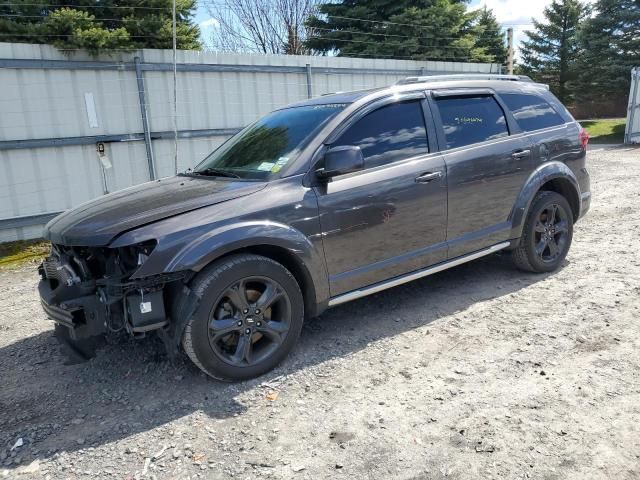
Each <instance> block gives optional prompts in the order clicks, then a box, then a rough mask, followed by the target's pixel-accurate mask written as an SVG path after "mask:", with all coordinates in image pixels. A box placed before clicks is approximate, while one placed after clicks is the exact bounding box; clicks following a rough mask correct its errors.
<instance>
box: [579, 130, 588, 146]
mask: <svg viewBox="0 0 640 480" xmlns="http://www.w3.org/2000/svg"><path fill="white" fill-rule="evenodd" d="M579 138H580V143H581V144H582V148H583V149H584V150H586V149H587V145H588V144H589V132H587V131H586V130H585V129H584V128H581V129H580V135H579Z"/></svg>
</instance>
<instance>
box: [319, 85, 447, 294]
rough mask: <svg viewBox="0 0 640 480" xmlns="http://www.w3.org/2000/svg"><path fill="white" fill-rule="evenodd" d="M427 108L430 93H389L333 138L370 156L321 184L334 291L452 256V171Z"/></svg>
mask: <svg viewBox="0 0 640 480" xmlns="http://www.w3.org/2000/svg"><path fill="white" fill-rule="evenodd" d="M414 96H415V95H414ZM424 109H428V105H427V104H426V100H424V98H421V99H411V100H403V99H402V98H400V99H396V100H394V101H392V102H390V101H389V100H385V101H383V102H382V104H381V105H380V106H379V107H373V108H372V109H371V111H369V112H368V113H367V114H366V115H365V116H363V117H361V118H360V119H358V120H356V121H355V122H354V123H352V124H351V125H350V126H349V127H348V128H347V129H346V130H345V131H344V133H342V134H341V135H340V137H339V138H338V139H337V140H336V141H335V142H332V144H331V146H332V147H334V146H338V145H357V146H359V147H360V148H361V149H362V153H363V156H364V158H365V169H364V170H363V171H360V172H356V173H351V174H348V175H342V176H338V177H335V178H333V179H332V181H330V182H328V183H326V184H324V185H321V186H318V187H316V194H317V196H318V204H319V208H320V222H321V227H322V235H323V245H324V251H325V257H326V261H327V267H328V270H329V277H330V278H329V283H330V288H331V295H332V296H336V295H340V294H342V293H345V292H348V291H351V290H354V289H357V288H360V287H363V286H367V285H371V284H373V283H376V282H379V281H382V280H386V279H388V278H391V277H394V276H398V275H401V274H403V273H407V272H410V271H413V270H417V269H420V268H422V267H425V266H428V265H431V264H433V263H437V262H440V261H443V260H445V259H446V242H445V234H446V215H447V183H446V171H445V167H444V161H443V159H442V156H441V155H440V154H439V153H437V152H436V153H430V149H429V142H428V139H427V128H426V126H425V116H424V111H425V110H424ZM426 111H428V110H426ZM429 122H431V119H430V118H429ZM430 127H431V125H430ZM430 130H432V127H431V128H430Z"/></svg>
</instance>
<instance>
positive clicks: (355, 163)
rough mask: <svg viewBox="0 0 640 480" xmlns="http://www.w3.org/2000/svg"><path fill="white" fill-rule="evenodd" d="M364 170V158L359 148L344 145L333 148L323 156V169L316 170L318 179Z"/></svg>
mask: <svg viewBox="0 0 640 480" xmlns="http://www.w3.org/2000/svg"><path fill="white" fill-rule="evenodd" d="M363 168H364V157H363V156H362V150H360V147H356V146H353V145H345V146H341V147H333V148H331V149H329V150H328V151H327V153H325V154H324V167H323V168H319V169H318V170H316V175H317V176H318V177H319V178H322V179H327V178H331V177H335V176H337V175H344V174H345V173H351V172H357V171H358V170H362V169H363Z"/></svg>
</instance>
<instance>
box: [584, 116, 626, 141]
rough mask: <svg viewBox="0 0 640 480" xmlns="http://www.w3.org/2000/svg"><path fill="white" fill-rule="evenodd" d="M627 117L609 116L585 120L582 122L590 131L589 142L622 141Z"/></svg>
mask: <svg viewBox="0 0 640 480" xmlns="http://www.w3.org/2000/svg"><path fill="white" fill-rule="evenodd" d="M625 124H626V119H624V118H607V119H602V120H583V121H581V122H580V125H582V126H583V127H584V128H585V130H587V132H589V137H590V139H589V143H596V144H602V143H622V142H624V129H625Z"/></svg>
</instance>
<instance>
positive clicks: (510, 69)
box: [507, 28, 513, 75]
mask: <svg viewBox="0 0 640 480" xmlns="http://www.w3.org/2000/svg"><path fill="white" fill-rule="evenodd" d="M507 74H509V75H513V28H507Z"/></svg>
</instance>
